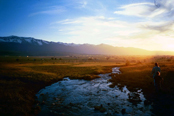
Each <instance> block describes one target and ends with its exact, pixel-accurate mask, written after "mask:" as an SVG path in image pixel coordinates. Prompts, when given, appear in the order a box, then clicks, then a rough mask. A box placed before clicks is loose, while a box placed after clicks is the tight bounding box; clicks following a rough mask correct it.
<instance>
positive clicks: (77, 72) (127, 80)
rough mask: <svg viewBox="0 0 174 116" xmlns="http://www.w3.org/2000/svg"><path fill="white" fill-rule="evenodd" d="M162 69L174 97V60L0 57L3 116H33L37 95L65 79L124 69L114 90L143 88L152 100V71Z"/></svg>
mask: <svg viewBox="0 0 174 116" xmlns="http://www.w3.org/2000/svg"><path fill="white" fill-rule="evenodd" d="M155 62H158V63H159V65H160V67H161V76H162V77H163V78H164V85H163V90H164V92H166V93H170V94H171V93H173V90H174V85H173V81H174V79H173V77H174V66H173V64H174V57H172V56H102V55H78V56H61V57H60V56H59V57H55V56H54V57H48V56H45V57H19V56H18V57H0V65H1V67H0V85H1V86H0V95H1V96H0V102H1V104H0V114H1V115H33V114H37V112H38V111H39V109H40V108H38V107H33V104H34V103H35V102H37V101H35V94H36V93H37V92H38V91H39V90H40V89H42V88H44V87H45V86H47V85H50V84H52V83H54V82H57V81H59V80H61V79H62V78H63V77H70V78H72V79H86V80H91V79H93V78H98V77H99V76H98V74H100V73H109V72H111V69H112V68H113V67H121V68H120V70H121V72H122V73H121V74H119V75H112V79H111V80H110V81H111V82H112V83H113V84H112V85H111V87H114V86H115V85H118V83H119V86H120V87H122V86H124V85H126V86H127V87H128V89H129V90H130V91H135V90H137V89H136V88H141V89H142V90H143V92H144V93H145V96H146V97H148V96H149V94H150V93H153V92H154V90H153V89H152V88H154V86H153V79H152V75H151V70H152V68H153V66H154V63H155Z"/></svg>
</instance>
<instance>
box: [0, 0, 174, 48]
mask: <svg viewBox="0 0 174 116" xmlns="http://www.w3.org/2000/svg"><path fill="white" fill-rule="evenodd" d="M173 3H174V0H0V36H10V35H17V36H24V37H34V38H37V39H43V40H47V41H55V42H66V43H77V44H83V43H89V44H96V45H97V44H101V43H104V44H109V45H113V46H121V47H137V48H142V49H147V50H164V51H165V50H169V51H173V50H174V39H173V37H174V33H173V31H174V25H173V22H174V17H173V16H174V4H173Z"/></svg>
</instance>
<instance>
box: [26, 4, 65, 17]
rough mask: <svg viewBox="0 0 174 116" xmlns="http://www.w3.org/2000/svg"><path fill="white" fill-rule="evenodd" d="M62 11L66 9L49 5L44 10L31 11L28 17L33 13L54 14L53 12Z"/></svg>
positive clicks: (33, 14)
mask: <svg viewBox="0 0 174 116" xmlns="http://www.w3.org/2000/svg"><path fill="white" fill-rule="evenodd" d="M64 11H66V10H65V8H63V7H59V6H51V7H48V8H47V9H46V10H43V11H38V12H34V13H31V14H30V15H29V17H31V16H35V15H40V14H47V15H54V14H59V13H62V12H64Z"/></svg>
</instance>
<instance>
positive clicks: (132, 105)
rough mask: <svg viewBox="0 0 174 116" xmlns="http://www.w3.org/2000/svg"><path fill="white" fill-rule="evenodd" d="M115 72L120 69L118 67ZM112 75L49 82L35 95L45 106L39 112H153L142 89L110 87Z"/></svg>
mask: <svg viewBox="0 0 174 116" xmlns="http://www.w3.org/2000/svg"><path fill="white" fill-rule="evenodd" d="M112 73H120V71H119V68H118V67H116V68H113V69H112ZM109 75H110V74H100V75H99V76H101V78H97V79H94V80H92V81H86V80H78V79H74V80H71V79H69V78H68V77H67V78H64V79H63V80H62V81H59V82H57V83H54V84H52V85H51V86H47V87H46V88H44V89H42V90H40V91H39V92H38V93H37V95H36V96H37V97H38V100H39V105H40V106H41V108H42V111H41V112H40V114H39V115H100V116H102V115H151V112H150V109H151V106H149V105H148V106H146V107H145V106H144V101H145V98H144V95H143V93H142V92H141V90H138V91H137V92H133V93H132V92H130V91H129V90H128V89H127V88H126V86H124V87H122V88H121V89H120V88H119V87H117V86H115V87H114V88H110V87H109V85H110V84H111V82H108V80H109V79H110V78H111V77H110V76H109Z"/></svg>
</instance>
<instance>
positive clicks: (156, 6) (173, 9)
mask: <svg viewBox="0 0 174 116" xmlns="http://www.w3.org/2000/svg"><path fill="white" fill-rule="evenodd" d="M173 3H174V0H155V1H154V3H135V4H129V5H124V6H121V7H120V10H118V11H115V12H114V13H115V14H119V15H126V16H136V17H140V18H142V20H144V19H145V20H146V22H144V21H142V23H141V25H140V26H141V27H142V28H146V29H150V30H156V31H160V32H163V31H168V30H172V29H173V25H174V21H173V20H174V15H173V14H174V4H173Z"/></svg>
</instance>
